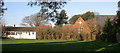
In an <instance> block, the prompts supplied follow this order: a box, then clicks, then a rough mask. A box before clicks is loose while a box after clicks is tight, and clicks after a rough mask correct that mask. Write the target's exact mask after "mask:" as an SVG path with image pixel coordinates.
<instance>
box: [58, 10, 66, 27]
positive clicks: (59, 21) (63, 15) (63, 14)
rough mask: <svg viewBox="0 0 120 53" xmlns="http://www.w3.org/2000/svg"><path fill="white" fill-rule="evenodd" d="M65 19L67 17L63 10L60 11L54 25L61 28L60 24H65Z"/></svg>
mask: <svg viewBox="0 0 120 53" xmlns="http://www.w3.org/2000/svg"><path fill="white" fill-rule="evenodd" d="M67 19H68V17H67V14H66V12H65V10H62V11H61V12H60V15H59V17H58V19H57V22H56V25H59V26H62V24H67Z"/></svg>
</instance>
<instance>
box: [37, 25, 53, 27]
mask: <svg viewBox="0 0 120 53" xmlns="http://www.w3.org/2000/svg"><path fill="white" fill-rule="evenodd" d="M39 27H51V26H50V25H39Z"/></svg>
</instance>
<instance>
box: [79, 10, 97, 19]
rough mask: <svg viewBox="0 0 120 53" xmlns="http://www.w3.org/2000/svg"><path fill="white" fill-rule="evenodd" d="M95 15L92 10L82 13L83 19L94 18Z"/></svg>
mask: <svg viewBox="0 0 120 53" xmlns="http://www.w3.org/2000/svg"><path fill="white" fill-rule="evenodd" d="M94 16H95V14H94V12H90V11H88V12H86V13H84V14H82V15H81V17H82V18H83V20H88V19H91V18H94Z"/></svg>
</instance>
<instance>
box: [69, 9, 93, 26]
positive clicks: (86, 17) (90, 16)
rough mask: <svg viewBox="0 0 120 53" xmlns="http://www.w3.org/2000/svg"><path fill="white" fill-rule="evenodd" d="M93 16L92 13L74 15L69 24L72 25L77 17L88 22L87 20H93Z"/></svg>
mask: <svg viewBox="0 0 120 53" xmlns="http://www.w3.org/2000/svg"><path fill="white" fill-rule="evenodd" d="M94 16H95V14H94V12H90V11H88V12H86V13H84V14H82V15H74V16H73V17H72V18H71V19H70V20H69V23H70V24H74V23H75V22H76V21H77V19H78V18H79V17H81V18H82V19H83V20H84V21H86V20H88V19H92V18H94Z"/></svg>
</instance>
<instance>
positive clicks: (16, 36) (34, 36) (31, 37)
mask: <svg viewBox="0 0 120 53" xmlns="http://www.w3.org/2000/svg"><path fill="white" fill-rule="evenodd" d="M33 33H34V34H33ZM7 37H8V38H16V39H36V32H30V35H29V32H27V33H26V32H22V34H21V35H20V34H18V33H17V35H16V32H15V35H8V36H7Z"/></svg>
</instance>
